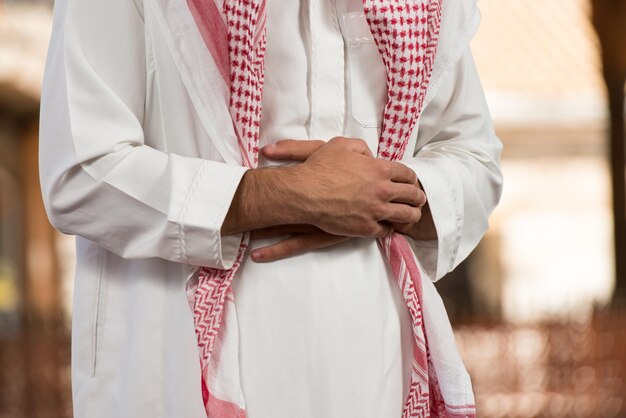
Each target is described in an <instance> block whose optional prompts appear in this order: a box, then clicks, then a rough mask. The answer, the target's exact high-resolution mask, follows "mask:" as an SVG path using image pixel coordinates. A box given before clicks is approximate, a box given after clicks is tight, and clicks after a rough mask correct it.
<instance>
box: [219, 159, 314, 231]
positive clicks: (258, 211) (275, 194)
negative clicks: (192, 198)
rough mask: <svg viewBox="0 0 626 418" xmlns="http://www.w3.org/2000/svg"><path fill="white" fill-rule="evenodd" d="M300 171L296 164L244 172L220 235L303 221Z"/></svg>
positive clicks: (303, 206) (304, 205) (302, 194)
mask: <svg viewBox="0 0 626 418" xmlns="http://www.w3.org/2000/svg"><path fill="white" fill-rule="evenodd" d="M302 189H303V188H302V181H301V175H300V170H298V169H296V166H288V167H284V166H283V167H265V168H256V169H250V170H248V171H246V172H245V173H244V175H243V177H242V178H241V181H240V183H239V187H238V188H237V191H236V193H235V196H234V197H233V200H232V202H231V207H230V209H229V211H228V214H227V215H226V218H225V220H224V223H223V225H222V235H229V234H235V233H240V232H244V231H252V230H255V229H261V228H266V227H270V226H275V225H285V224H296V223H304V222H303V221H304V219H305V216H303V213H304V212H305V211H304V210H303V209H304V208H306V204H303V199H304V197H305V196H304V193H302Z"/></svg>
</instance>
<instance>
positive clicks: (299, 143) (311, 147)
mask: <svg viewBox="0 0 626 418" xmlns="http://www.w3.org/2000/svg"><path fill="white" fill-rule="evenodd" d="M324 144H325V142H324V141H320V140H294V139H285V140H282V141H278V142H276V143H275V144H269V145H266V146H264V147H263V148H262V149H261V151H262V152H263V155H265V156H266V157H267V158H271V159H274V160H296V161H305V160H306V159H307V158H309V157H310V156H311V154H313V153H314V152H315V151H317V150H318V149H320V148H321V147H322V146H323V145H324Z"/></svg>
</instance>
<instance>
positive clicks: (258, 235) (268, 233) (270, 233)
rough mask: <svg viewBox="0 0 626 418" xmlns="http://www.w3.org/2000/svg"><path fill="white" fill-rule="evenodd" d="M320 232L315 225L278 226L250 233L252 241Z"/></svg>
mask: <svg viewBox="0 0 626 418" xmlns="http://www.w3.org/2000/svg"><path fill="white" fill-rule="evenodd" d="M319 230H320V229H319V228H317V227H315V226H313V225H276V226H270V227H268V228H262V229H255V230H254V231H252V232H251V233H250V239H264V238H274V237H279V236H281V235H287V234H302V233H305V232H314V231H319Z"/></svg>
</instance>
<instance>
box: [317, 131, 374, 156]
mask: <svg viewBox="0 0 626 418" xmlns="http://www.w3.org/2000/svg"><path fill="white" fill-rule="evenodd" d="M328 143H329V144H338V145H339V146H342V147H346V148H347V149H349V150H350V151H353V152H356V153H359V154H362V155H365V156H366V157H373V156H374V154H372V150H370V147H369V146H368V145H367V142H365V141H364V140H362V139H361V138H345V137H342V136H336V137H334V138H332V139H331V140H330V141H328Z"/></svg>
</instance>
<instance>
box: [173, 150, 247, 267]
mask: <svg viewBox="0 0 626 418" xmlns="http://www.w3.org/2000/svg"><path fill="white" fill-rule="evenodd" d="M247 170H248V168H246V167H241V166H235V165H230V164H225V163H218V162H215V161H205V162H204V164H203V165H202V166H201V167H200V169H199V170H198V173H197V174H196V177H195V179H194V181H193V183H192V185H191V189H190V191H189V193H188V196H187V199H186V203H185V204H184V207H183V209H182V211H181V214H180V217H179V221H178V226H179V245H180V253H181V258H182V260H183V262H185V263H188V264H192V265H197V266H206V267H211V268H217V269H229V268H231V267H232V266H233V264H234V263H235V260H236V258H237V254H238V252H239V246H240V244H241V239H242V238H243V234H242V233H241V234H233V235H227V236H222V234H221V232H220V230H221V228H222V224H223V223H224V218H225V217H226V214H227V213H228V209H229V208H230V204H231V202H232V200H233V197H234V195H235V192H236V191H237V188H238V187H239V183H240V181H241V178H242V177H243V174H244V173H245V172H246V171H247Z"/></svg>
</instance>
